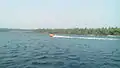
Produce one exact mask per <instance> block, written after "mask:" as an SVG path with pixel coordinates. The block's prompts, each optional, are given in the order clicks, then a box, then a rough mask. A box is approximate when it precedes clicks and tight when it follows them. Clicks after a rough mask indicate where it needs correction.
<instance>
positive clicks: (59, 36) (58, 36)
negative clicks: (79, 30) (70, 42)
mask: <svg viewBox="0 0 120 68" xmlns="http://www.w3.org/2000/svg"><path fill="white" fill-rule="evenodd" d="M53 37H54V38H78V39H95V40H120V39H115V38H98V37H72V36H61V35H55V36H53Z"/></svg>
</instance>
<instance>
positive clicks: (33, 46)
mask: <svg viewBox="0 0 120 68" xmlns="http://www.w3.org/2000/svg"><path fill="white" fill-rule="evenodd" d="M0 68H120V40H119V38H117V40H108V39H107V40H99V39H98V40H97V39H87V38H85V39H79V38H64V37H62V38H59V37H58V38H57V37H55V38H51V37H49V36H48V35H44V34H39V33H32V32H31V33H20V32H0Z"/></svg>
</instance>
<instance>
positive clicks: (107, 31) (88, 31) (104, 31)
mask: <svg viewBox="0 0 120 68" xmlns="http://www.w3.org/2000/svg"><path fill="white" fill-rule="evenodd" d="M35 31H36V32H40V33H55V34H77V35H120V28H117V27H115V28H113V27H109V28H73V29H72V28H71V29H36V30H35Z"/></svg>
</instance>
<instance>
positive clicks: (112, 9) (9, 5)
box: [0, 0, 120, 29]
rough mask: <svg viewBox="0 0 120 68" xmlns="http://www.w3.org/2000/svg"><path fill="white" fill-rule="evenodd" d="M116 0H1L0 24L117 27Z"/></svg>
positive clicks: (16, 25) (119, 16)
mask: <svg viewBox="0 0 120 68" xmlns="http://www.w3.org/2000/svg"><path fill="white" fill-rule="evenodd" d="M119 3H120V1H119V0H0V28H30V29H31V28H74V27H80V28H82V27H88V28H91V27H92V28H96V27H108V26H113V27H115V26H118V27H120V15H119V12H120V11H119V10H120V9H119V7H120V5H119Z"/></svg>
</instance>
